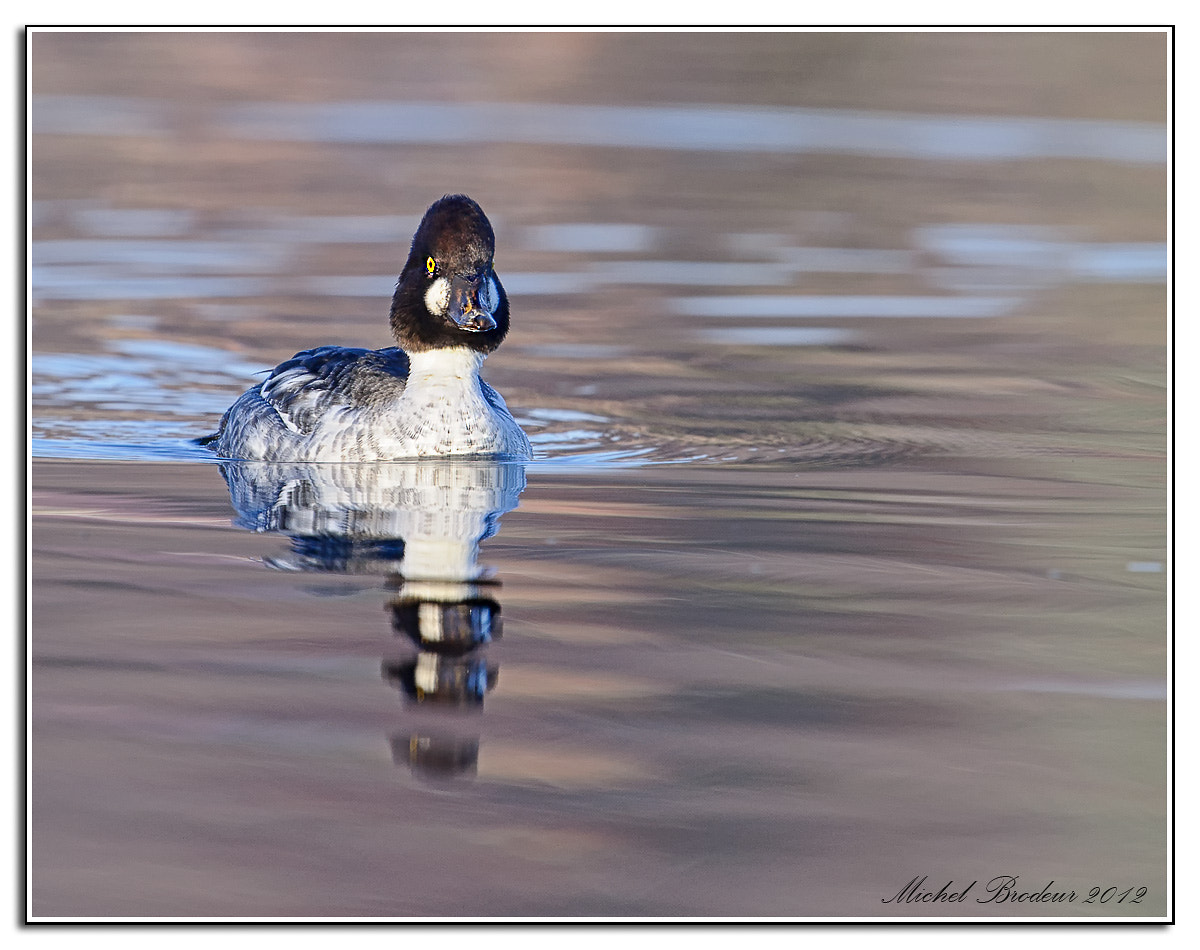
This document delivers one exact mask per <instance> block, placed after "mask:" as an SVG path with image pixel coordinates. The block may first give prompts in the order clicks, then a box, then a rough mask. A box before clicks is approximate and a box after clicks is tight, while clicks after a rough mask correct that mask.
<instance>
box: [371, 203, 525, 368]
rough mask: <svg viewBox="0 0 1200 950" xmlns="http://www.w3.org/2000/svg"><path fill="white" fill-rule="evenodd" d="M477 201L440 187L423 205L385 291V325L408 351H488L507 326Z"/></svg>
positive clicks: (490, 239)
mask: <svg viewBox="0 0 1200 950" xmlns="http://www.w3.org/2000/svg"><path fill="white" fill-rule="evenodd" d="M495 253H496V238H495V235H494V234H493V232H492V226H491V224H490V223H489V222H488V219H487V216H486V215H485V214H484V213H483V209H482V208H480V207H479V205H477V204H476V203H475V202H474V201H472V200H471V199H470V198H468V197H467V196H466V195H447V196H446V197H444V198H442V199H441V200H439V201H435V202H434V203H433V204H432V205H431V206H430V208H429V210H428V211H426V212H425V217H424V218H422V219H421V223H420V225H419V226H418V227H417V233H416V234H415V235H413V242H412V250H411V251H409V254H408V260H407V261H406V262H405V264H404V270H402V271H401V272H400V280H399V281H398V282H397V284H396V293H395V294H394V295H393V297H392V313H391V324H392V333H394V334H395V336H396V342H397V343H399V345H400V347H401V348H402V349H404V350H406V351H408V352H410V353H419V352H421V351H423V350H433V349H439V348H446V347H455V346H463V347H468V348H470V349H473V350H477V351H479V352H481V353H490V352H491V351H492V350H494V349H495V348H496V347H498V346H499V345H500V343H501V341H503V339H504V336H505V334H507V333H508V297H507V296H506V295H505V293H504V288H503V287H502V286H500V279H499V278H498V277H497V276H496V273H495V271H494V270H493V269H492V260H493V258H494V256H495Z"/></svg>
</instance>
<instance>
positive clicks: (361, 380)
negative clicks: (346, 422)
mask: <svg viewBox="0 0 1200 950" xmlns="http://www.w3.org/2000/svg"><path fill="white" fill-rule="evenodd" d="M407 378H408V357H407V356H406V355H405V354H404V351H403V350H400V349H397V348H396V347H388V348H387V349H383V350H367V349H360V348H353V347H344V346H321V347H317V348H316V349H313V350H305V351H304V352H302V353H297V354H296V355H295V356H293V357H292V358H291V359H289V360H285V361H284V362H282V363H280V364H279V365H278V366H276V367H275V369H273V370H272V371H271V375H270V376H268V377H267V379H266V381H265V382H263V384H262V385H261V386H260V387H259V389H258V393H259V395H260V396H261V397H262V398H263V400H264V401H265V402H267V403H268V404H269V405H270V406H271V408H273V409H274V410H275V411H276V412H277V413H278V414H279V418H280V419H281V420H282V421H283V423H284V425H286V426H287V427H288V428H289V429H291V430H292V431H293V432H298V433H302V434H307V433H309V432H312V431H313V429H314V428H315V427H316V425H317V423H318V422H319V420H321V419H322V418H323V417H325V416H327V415H329V414H330V413H332V412H334V411H336V410H339V409H361V408H368V407H369V406H371V405H373V404H376V403H380V402H386V401H388V400H390V399H394V398H395V397H396V396H398V395H399V394H400V393H401V392H403V390H404V385H405V382H406V380H407Z"/></svg>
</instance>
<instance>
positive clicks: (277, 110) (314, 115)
mask: <svg viewBox="0 0 1200 950" xmlns="http://www.w3.org/2000/svg"><path fill="white" fill-rule="evenodd" d="M32 113H33V114H32V125H33V131H34V132H35V133H39V134H76V135H87V134H94V135H165V134H170V131H171V124H170V122H169V116H168V115H167V113H166V108H165V106H164V105H163V104H162V103H158V102H155V101H153V100H143V99H125V98H118V97H112V96H36V97H34V100H33V110H32ZM223 124H224V127H225V129H226V130H227V131H228V133H229V134H231V135H235V136H239V137H242V138H251V139H273V140H284V141H308V142H351V143H380V144H387V143H396V142H407V143H423V144H457V143H470V142H511V143H526V144H540V145H592V146H607V147H617V148H653V149H672V150H677V149H685V150H695V151H730V152H786V153H792V154H805V153H814V152H824V153H842V154H860V155H875V156H884V157H893V158H923V159H954V160H969V161H1008V160H1013V159H1036V158H1082V159H1095V160H1101V161H1112V162H1129V163H1137V164H1161V163H1164V162H1165V161H1166V159H1167V132H1166V128H1165V126H1163V125H1159V124H1155V123H1148V122H1115V121H1095V120H1084V119H1046V118H1029V117H991V116H972V115H945V116H942V115H921V114H915V113H899V112H895V113H886V112H859V111H849V110H821V109H770V108H759V107H743V108H730V107H727V106H710V105H695V106H580V105H563V104H540V103H539V104H535V103H503V102H496V103H482V102H475V103H462V102H391V101H351V102H332V103H297V102H269V103H245V104H239V105H233V106H230V107H229V108H228V110H227V111H226V113H225V116H224V120H223Z"/></svg>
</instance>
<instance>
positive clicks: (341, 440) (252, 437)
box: [201, 195, 533, 462]
mask: <svg viewBox="0 0 1200 950" xmlns="http://www.w3.org/2000/svg"><path fill="white" fill-rule="evenodd" d="M494 255H495V236H494V234H493V232H492V226H491V224H490V223H489V222H488V219H487V217H486V216H485V215H484V213H483V210H482V209H481V208H480V207H479V205H477V204H476V203H475V202H474V201H472V200H471V199H470V198H468V197H467V196H466V195H448V196H446V197H445V198H442V199H441V200H440V201H436V202H434V204H433V205H432V206H431V207H430V208H429V210H428V211H426V212H425V217H424V218H422V219H421V224H420V225H419V226H418V228H417V233H416V234H415V235H414V236H413V242H412V250H411V251H410V252H409V255H408V260H407V262H405V265H404V269H403V271H402V272H401V273H400V279H399V281H398V282H397V284H396V293H395V294H394V295H393V297H392V311H391V327H392V333H393V335H394V336H395V338H396V342H397V343H398V344H399V347H400V348H399V349H397V348H396V347H388V348H387V349H382V350H366V349H356V348H349V347H341V346H322V347H318V348H317V349H314V350H305V351H304V352H302V353H297V354H296V355H295V356H293V357H292V358H291V359H290V360H287V361H285V362H283V363H280V364H279V365H278V366H276V367H275V369H273V370H272V371H271V373H270V375H269V376H268V377H267V379H266V381H265V382H263V383H262V384H261V385H258V386H254V387H252V388H250V389H249V390H247V391H246V392H245V393H243V394H242V395H241V397H239V398H238V400H237V402H235V403H234V404H233V406H231V407H230V409H229V410H228V411H227V412H226V413H225V415H224V417H223V418H222V419H221V425H220V427H219V429H218V430H217V432H216V434H215V435H211V436H208V437H207V438H205V439H203V440H201V441H202V443H203V444H206V445H208V446H210V447H211V448H212V449H214V450H215V451H216V452H217V453H218V454H219V455H221V456H222V457H224V458H235V459H269V460H273V461H289V462H319V461H342V462H364V461H380V460H388V459H402V458H421V457H429V456H447V455H486V456H490V457H493V458H494V457H505V458H514V459H529V458H531V457H532V454H533V453H532V450H531V448H530V445H529V439H528V438H526V436H525V433H524V432H522V431H521V427H520V426H518V425H517V423H516V420H515V419H513V417H512V415H511V414H510V413H509V411H508V407H507V406H506V405H505V404H504V399H503V398H502V397H501V396H500V394H499V393H497V392H496V391H495V390H494V389H492V387H491V386H489V385H488V384H487V383H485V382H484V381H483V380H482V379H481V378H480V377H479V370H480V367H481V366H482V365H483V361H484V359H485V358H486V357H487V355H488V354H489V353H490V352H492V350H494V349H496V347H498V346H499V345H500V343H501V341H502V340H503V339H504V337H505V335H506V334H507V333H508V297H507V296H506V295H505V293H504V288H503V287H502V286H501V285H500V279H499V278H498V277H497V276H496V272H495V271H494V270H493V269H492V259H493V257H494Z"/></svg>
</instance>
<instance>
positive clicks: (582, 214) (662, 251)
mask: <svg viewBox="0 0 1200 950" xmlns="http://www.w3.org/2000/svg"><path fill="white" fill-rule="evenodd" d="M514 43H516V46H517V47H519V49H520V51H521V55H520V56H514V55H513V49H514V46H513V44H514ZM463 50H466V51H467V52H469V53H470V54H471V55H468V56H465V57H463V56H455V57H454V59H455V61H456V62H458V63H460V64H465V65H463V66H462V68H456V69H455V70H454V71H453V72H452V71H451V70H450V69H449V68H448V67H447V66H446V65H445V64H446V63H447V62H449V60H450V59H451V53H452V52H455V51H458V52H460V53H461V52H463ZM1164 50H1165V41H1164V39H1163V38H1162V37H1161V36H1156V35H1151V34H1147V35H1141V36H1122V35H1097V36H1092V37H1090V38H1089V37H1072V36H1067V35H1058V36H1057V37H1039V36H1035V35H1021V34H995V35H975V36H972V35H969V34H960V35H949V34H947V35H930V36H925V37H921V36H916V35H913V36H906V35H880V36H872V35H869V34H859V35H820V34H812V35H791V36H788V35H770V36H768V35H746V36H726V37H721V36H701V35H695V36H690V37H686V36H674V37H673V36H658V37H648V36H647V37H639V36H622V35H604V34H589V35H575V34H561V35H555V34H546V35H539V36H519V35H518V36H514V37H511V38H509V39H507V40H505V39H504V38H501V37H493V36H487V35H477V36H460V37H445V36H439V35H427V36H423V37H412V36H404V35H398V34H397V35H373V34H345V35H320V34H312V35H306V34H296V35H283V34H280V35H273V36H265V35H254V34H244V35H225V34H220V35H217V34H213V35H207V36H206V35H199V34H193V35H190V36H172V35H168V34H159V35H155V34H137V35H121V34H104V35H90V36H89V35H72V34H39V35H36V36H35V37H34V41H33V50H32V56H31V63H32V69H33V77H34V82H33V93H34V98H33V104H32V109H31V122H32V127H33V131H34V135H33V139H32V143H33V163H32V166H31V168H32V201H31V205H30V212H31V222H32V224H31V232H32V259H33V269H32V274H31V296H32V321H31V335H32V378H31V399H32V448H33V462H32V476H31V490H32V495H33V531H32V547H33V558H32V572H33V593H32V600H31V612H32V640H31V647H30V664H31V667H30V670H31V672H30V676H31V689H30V708H31V730H32V742H31V748H32V764H31V772H30V776H31V785H32V791H31V796H30V799H31V811H32V819H31V857H30V861H31V878H30V889H31V913H32V914H33V915H35V916H38V917H41V918H67V917H164V916H167V917H172V916H174V917H189V918H190V917H201V918H202V917H372V918H378V917H462V916H481V917H513V916H517V917H520V916H537V917H542V916H545V917H574V916H588V917H593V916H594V917H663V916H667V917H678V916H684V917H714V916H717V917H726V916H733V917H785V918H806V917H820V918H824V917H850V918H862V917H919V916H939V917H971V916H987V917H997V918H1025V917H1081V916H1086V917H1100V918H1124V917H1139V918H1144V917H1160V916H1162V915H1164V914H1165V913H1166V912H1167V909H1168V905H1167V876H1166V868H1167V858H1168V835H1167V826H1166V816H1167V797H1166V795H1167V778H1166V767H1167V750H1168V745H1167V732H1166V730H1167V721H1168V707H1167V700H1168V675H1167V662H1168V656H1169V649H1168V648H1169V644H1168V640H1167V600H1166V588H1167V579H1168V570H1167V568H1168V564H1167V550H1166V518H1165V505H1166V497H1167V496H1166V476H1167V466H1166V456H1165V445H1166V350H1165V347H1166V333H1167V297H1166V278H1167V271H1166V268H1167V253H1166V245H1165V243H1164V242H1165V218H1164V208H1165V194H1166V193H1165V164H1164V162H1165V155H1166V146H1167V138H1166V132H1165V126H1164V124H1163V122H1164V114H1165V105H1164V104H1165V89H1164V88H1163V86H1162V81H1161V78H1160V77H1161V76H1163V75H1165V69H1164V68H1163V62H1164V60H1163V56H1164ZM635 79H636V81H635ZM447 191H465V192H467V193H469V194H471V195H473V196H474V197H476V198H477V199H478V200H479V201H480V202H481V204H482V205H483V206H484V208H485V209H486V210H487V212H488V213H489V216H490V217H491V218H492V221H493V223H494V224H495V226H496V231H497V238H498V253H497V271H498V273H499V274H500V276H501V278H502V279H503V281H504V283H505V286H506V288H507V289H508V291H509V295H510V297H511V299H512V301H513V311H514V317H513V330H512V332H511V334H510V337H509V340H508V341H507V342H506V344H505V345H504V346H503V347H502V348H501V349H500V350H499V351H498V352H497V353H496V354H494V355H493V356H492V357H491V359H490V360H489V362H488V366H487V369H486V375H487V377H488V379H489V381H490V382H491V383H492V384H493V385H495V386H496V387H497V388H498V389H500V390H501V392H503V393H504V394H505V397H506V399H507V401H508V403H509V405H510V407H512V408H513V410H514V413H515V414H516V415H517V417H518V419H519V420H520V421H521V423H522V424H523V425H524V426H525V428H526V430H527V431H528V432H529V433H530V435H531V438H532V439H533V442H534V444H535V448H536V450H537V455H538V457H537V459H536V460H535V461H534V462H532V463H530V464H528V465H511V464H508V465H504V464H501V465H492V464H488V463H483V462H461V463H452V462H447V463H436V464H424V465H418V464H410V463H388V464H380V465H359V466H354V465H350V466H346V465H336V464H324V465H321V464H318V465H272V464H266V463H256V464H236V463H218V462H217V461H216V460H215V459H213V458H212V457H211V456H210V455H208V454H207V453H206V452H205V451H203V450H201V449H199V448H197V447H196V446H194V445H193V444H192V443H191V442H190V440H191V439H192V438H194V437H196V436H198V435H202V434H204V433H206V432H209V431H211V430H212V428H213V427H214V426H215V424H216V421H217V419H218V418H219V415H220V413H221V412H222V411H223V410H224V409H225V408H226V407H227V406H228V405H229V404H230V402H232V400H233V399H234V398H235V397H236V395H237V394H238V393H239V392H240V391H241V390H242V389H243V388H244V387H245V386H246V385H247V383H248V382H249V381H250V380H251V379H252V378H253V375H254V374H255V373H256V372H259V371H261V370H263V369H265V368H267V367H269V366H271V365H273V364H274V363H276V362H278V361H280V360H281V359H283V358H285V357H287V356H289V355H290V354H291V353H292V352H294V351H296V350H298V349H302V348H306V347H310V346H314V345H318V344H322V343H330V342H340V343H344V344H347V345H369V346H382V345H386V344H387V343H388V342H389V341H388V338H387V330H386V311H387V301H388V298H389V296H390V293H391V289H392V286H393V285H394V282H395V275H396V273H397V272H398V269H399V266H400V264H401V263H402V259H403V257H404V255H405V254H406V252H407V243H408V241H409V240H410V238H411V234H412V229H413V227H414V226H415V223H416V221H417V220H418V218H419V215H420V214H421V212H422V211H423V210H424V208H425V207H426V206H427V205H428V204H429V202H430V201H431V200H433V199H434V198H436V197H438V196H440V195H441V194H442V193H444V192H447ZM1006 876H1010V877H1015V878H1017V881H1016V882H1014V883H1013V885H1012V887H1011V888H1006V887H1005V886H1004V885H1003V882H1002V881H1001V882H997V879H1003V878H1005V877H1006ZM922 878H925V880H924V881H921V880H920V879H922ZM914 879H917V881H918V883H916V884H913V886H912V887H911V888H909V889H908V890H907V891H905V888H906V886H907V885H909V884H910V882H913V881H914ZM947 882H953V884H952V887H951V890H952V891H954V892H961V891H962V890H963V889H964V888H967V887H968V885H972V882H975V883H974V885H973V887H972V888H971V889H970V890H969V891H968V893H967V894H966V895H965V897H964V900H963V901H961V902H956V903H948V902H938V903H926V902H921V901H918V900H907V901H906V900H903V899H899V900H897V899H896V898H898V897H901V896H902V894H903V893H906V894H908V895H909V896H910V897H912V896H913V895H919V893H920V892H921V891H934V892H936V891H938V890H939V889H940V888H942V885H943V884H946V883H947ZM989 888H991V890H989ZM1093 888H1095V889H1097V890H1096V891H1095V894H1094V896H1093V899H1092V900H1091V901H1090V902H1089V900H1088V898H1089V894H1091V892H1092V890H1093ZM1114 889H1115V890H1114ZM1023 892H1034V893H1042V892H1044V893H1046V894H1050V895H1060V897H1061V899H1059V900H1045V901H1043V902H1038V903H1031V902H1016V901H1013V900H1003V899H1001V898H1004V897H1008V896H1011V895H1013V894H1018V893H1023ZM1072 892H1074V899H1073V900H1072V899H1070V895H1071V893H1072Z"/></svg>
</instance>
